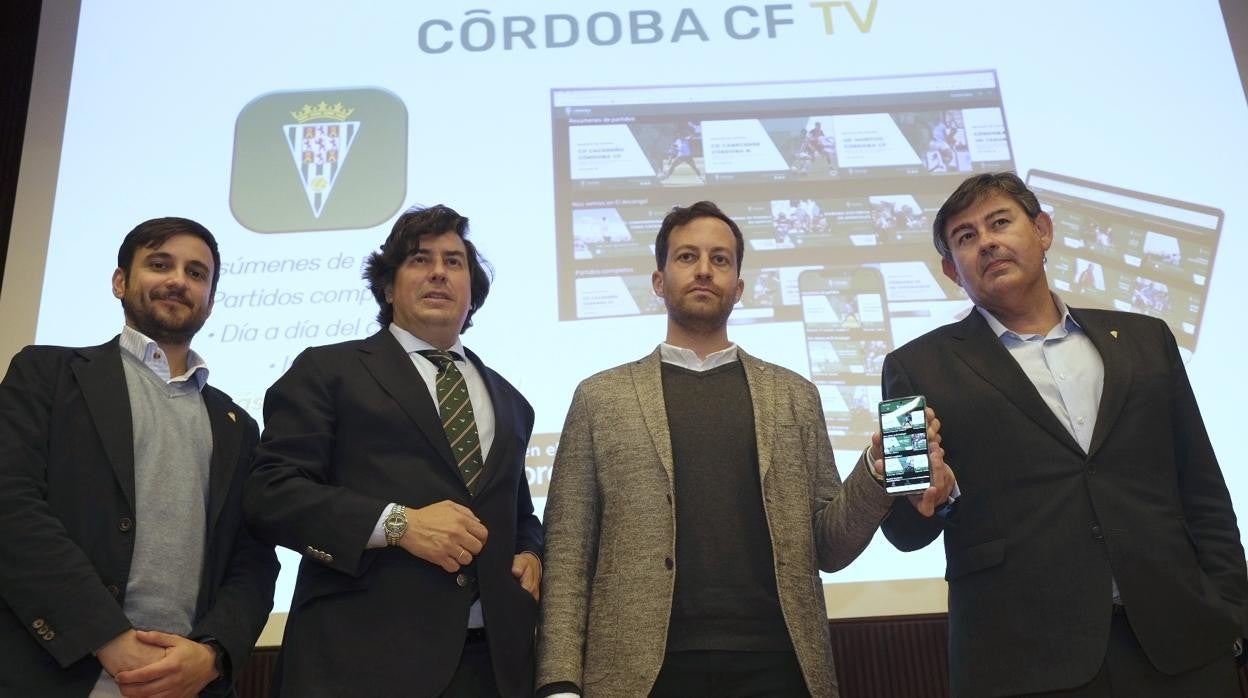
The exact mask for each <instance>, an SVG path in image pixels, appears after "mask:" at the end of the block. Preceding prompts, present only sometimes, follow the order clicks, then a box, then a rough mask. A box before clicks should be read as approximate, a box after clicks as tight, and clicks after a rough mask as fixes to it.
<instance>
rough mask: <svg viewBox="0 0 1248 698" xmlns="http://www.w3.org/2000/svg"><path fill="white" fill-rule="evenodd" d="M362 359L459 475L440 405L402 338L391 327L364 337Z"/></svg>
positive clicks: (361, 348) (375, 377)
mask: <svg viewBox="0 0 1248 698" xmlns="http://www.w3.org/2000/svg"><path fill="white" fill-rule="evenodd" d="M360 361H361V362H362V363H363V364H364V368H365V370H367V371H368V372H369V373H370V374H371V375H372V376H373V378H374V379H375V380H376V381H377V385H378V386H379V387H380V388H381V390H382V391H383V392H385V393H386V394H387V395H389V396H390V397H391V398H393V399H394V401H395V402H397V403H399V407H401V408H402V409H403V411H404V412H405V413H407V416H408V417H409V418H410V419H411V420H412V421H413V422H415V423H416V426H417V427H418V428H419V429H420V431H421V433H423V434H424V435H425V439H426V440H427V441H428V442H429V443H430V444H432V445H433V449H434V451H436V452H437V454H438V455H439V456H441V457H442V460H443V462H444V463H445V464H446V467H448V468H450V469H451V470H452V471H453V472H454V473H455V477H456V479H459V469H458V468H457V467H456V464H455V458H454V457H453V456H452V455H451V445H450V443H448V442H447V440H446V432H445V431H443V429H442V419H441V418H440V417H439V416H438V409H437V405H435V404H434V403H433V398H432V397H431V396H430V395H429V390H428V389H427V388H426V387H425V381H424V379H422V378H421V377H420V372H419V371H417V370H416V367H415V366H413V365H412V359H411V358H410V357H409V356H408V355H407V352H405V351H403V347H402V346H401V345H400V344H399V340H397V339H395V338H394V335H392V334H390V330H388V329H385V328H383V329H382V330H381V331H379V332H377V333H376V334H374V335H373V336H372V337H369V338H368V339H366V340H364V343H363V344H362V345H361V347H360ZM461 482H462V480H461Z"/></svg>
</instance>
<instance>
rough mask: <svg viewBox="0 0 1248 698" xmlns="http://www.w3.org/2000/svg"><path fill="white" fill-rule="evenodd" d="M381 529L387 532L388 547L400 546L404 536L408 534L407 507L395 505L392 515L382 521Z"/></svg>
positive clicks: (392, 508) (391, 511)
mask: <svg viewBox="0 0 1248 698" xmlns="http://www.w3.org/2000/svg"><path fill="white" fill-rule="evenodd" d="M381 528H382V530H383V531H385V532H386V545H398V544H399V540H400V539H401V538H403V534H404V533H407V507H405V506H403V505H402V504H395V505H394V506H392V507H390V513H389V514H386V518H385V519H384V520H382V523H381Z"/></svg>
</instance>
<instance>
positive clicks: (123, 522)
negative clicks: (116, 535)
mask: <svg viewBox="0 0 1248 698" xmlns="http://www.w3.org/2000/svg"><path fill="white" fill-rule="evenodd" d="M132 528H134V522H133V521H131V520H130V517H129V516H123V517H121V519H119V520H118V521H117V530H118V531H121V532H122V533H129V532H130V529H132Z"/></svg>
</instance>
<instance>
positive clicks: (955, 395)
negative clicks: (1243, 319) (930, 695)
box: [877, 173, 1248, 698]
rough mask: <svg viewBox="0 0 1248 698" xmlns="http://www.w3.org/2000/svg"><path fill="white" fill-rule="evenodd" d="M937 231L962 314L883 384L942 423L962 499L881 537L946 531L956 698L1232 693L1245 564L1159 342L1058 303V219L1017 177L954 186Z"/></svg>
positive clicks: (891, 360) (1198, 429)
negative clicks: (943, 512) (1049, 266)
mask: <svg viewBox="0 0 1248 698" xmlns="http://www.w3.org/2000/svg"><path fill="white" fill-rule="evenodd" d="M933 236H934V241H935V245H936V248H937V250H939V251H940V253H941V255H942V257H943V258H942V260H941V265H942V267H943V269H944V272H945V274H946V275H947V276H948V277H949V278H950V279H952V280H953V281H954V282H955V283H957V284H958V285H959V286H961V287H962V288H963V289H964V290H965V291H966V293H967V295H968V296H970V298H971V300H972V301H973V302H974V303H975V308H974V309H973V310H971V311H970V313H969V315H967V317H966V318H965V319H963V320H961V321H960V322H956V323H954V324H951V325H946V326H944V327H941V328H938V329H936V330H934V331H932V332H929V333H928V334H926V335H923V336H921V337H919V338H918V339H915V340H914V341H912V342H910V343H908V344H906V345H905V346H903V347H901V348H900V349H898V350H896V351H894V352H893V353H892V354H890V355H889V356H888V357H887V359H886V360H885V363H884V372H883V386H884V394H885V397H889V398H892V397H898V396H904V395H913V394H923V395H926V396H927V400H928V404H929V405H931V406H933V407H934V408H935V409H936V410H937V412H938V413H939V414H940V418H941V436H942V442H941V443H942V445H943V446H944V449H945V458H946V459H947V460H948V462H949V463H950V465H951V466H952V467H954V468H957V471H958V483H959V486H960V488H961V497H960V498H959V499H958V502H957V506H956V511H955V513H954V514H953V515H952V516H951V517H950V518H949V519H948V522H947V523H946V524H945V525H944V527H943V529H942V522H941V520H940V519H923V518H921V517H918V516H916V515H915V513H914V511H913V508H912V507H909V506H906V505H904V504H903V503H898V504H895V505H894V506H893V509H892V512H891V513H890V515H889V516H888V518H887V519H885V521H884V524H883V528H884V532H885V534H886V535H887V536H888V538H889V540H891V541H892V542H893V544H894V545H896V546H897V547H898V548H901V549H902V550H915V549H917V548H921V547H923V546H925V545H927V544H928V543H930V542H931V541H932V540H934V539H935V538H936V537H937V536H938V535H939V534H940V533H941V531H942V530H943V531H944V534H945V555H946V563H947V568H946V579H947V580H948V582H949V633H950V638H949V653H950V664H951V672H950V678H951V688H952V694H953V695H954V696H1006V695H1009V696H1014V695H1028V696H1030V695H1044V696H1049V695H1055V696H1056V695H1061V696H1098V697H1100V696H1115V697H1124V696H1130V697H1131V698H1138V697H1148V696H1158V697H1161V696H1166V697H1176V696H1200V697H1202V698H1205V697H1215V696H1238V695H1239V692H1238V685H1237V681H1236V667H1235V662H1234V660H1233V656H1234V655H1235V654H1237V653H1238V652H1239V651H1240V647H1241V646H1242V645H1241V638H1243V637H1244V635H1245V622H1246V620H1248V574H1246V573H1245V566H1244V551H1243V548H1242V547H1241V545H1240V536H1239V529H1238V527H1237V525H1236V520H1235V513H1234V511H1232V508H1231V500H1230V497H1229V495H1228V492H1227V488H1226V485H1225V483H1224V481H1223V478H1222V473H1221V471H1220V469H1219V467H1218V462H1217V459H1216V458H1215V456H1214V453H1213V448H1212V446H1211V445H1210V442H1209V437H1208V434H1207V433H1206V432H1205V427H1204V423H1203V421H1202V420H1201V416H1200V410H1199V409H1198V407H1197V405H1196V399H1195V396H1194V395H1193V392H1192V388H1191V385H1190V384H1189V382H1188V379H1187V373H1186V371H1185V369H1184V366H1183V361H1182V360H1181V358H1180V356H1179V351H1178V348H1177V346H1176V344H1175V340H1174V336H1173V335H1172V334H1171V332H1170V329H1169V328H1168V327H1167V325H1166V323H1165V322H1163V321H1161V320H1158V319H1155V318H1150V317H1146V316H1143V315H1136V314H1132V313H1123V312H1114V311H1105V310H1088V309H1079V308H1068V307H1067V306H1066V305H1065V304H1064V303H1063V302H1062V300H1061V299H1060V298H1059V297H1058V296H1057V295H1056V294H1053V293H1052V292H1051V291H1050V290H1049V286H1048V280H1047V278H1046V276H1045V270H1044V262H1045V252H1046V251H1047V250H1048V249H1049V246H1050V245H1051V243H1052V241H1053V221H1052V220H1051V219H1050V217H1049V216H1048V214H1046V213H1044V212H1043V211H1042V210H1041V208H1040V204H1039V202H1038V201H1037V199H1036V196H1035V195H1034V194H1033V193H1032V192H1031V191H1029V190H1028V189H1027V188H1026V185H1025V184H1024V183H1023V182H1022V181H1021V180H1020V179H1019V178H1018V177H1017V176H1016V175H1014V174H1012V173H1000V174H982V175H978V176H976V177H972V178H971V179H968V180H967V181H965V182H963V183H962V185H961V186H960V187H959V188H958V189H957V191H955V192H954V193H953V195H952V196H950V198H949V200H948V201H946V202H945V204H944V205H943V206H942V207H941V209H940V211H939V212H938V214H937V216H936V218H935V221H934V225H933ZM877 448H878V445H877Z"/></svg>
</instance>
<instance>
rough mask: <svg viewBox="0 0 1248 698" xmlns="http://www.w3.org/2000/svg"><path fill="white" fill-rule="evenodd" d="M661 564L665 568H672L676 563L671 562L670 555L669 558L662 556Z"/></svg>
mask: <svg viewBox="0 0 1248 698" xmlns="http://www.w3.org/2000/svg"><path fill="white" fill-rule="evenodd" d="M663 566H664V567H666V568H667V569H669V570H670V569H672V568H673V567H675V566H676V563H674V562H672V558H670V557H669V558H664V559H663Z"/></svg>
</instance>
